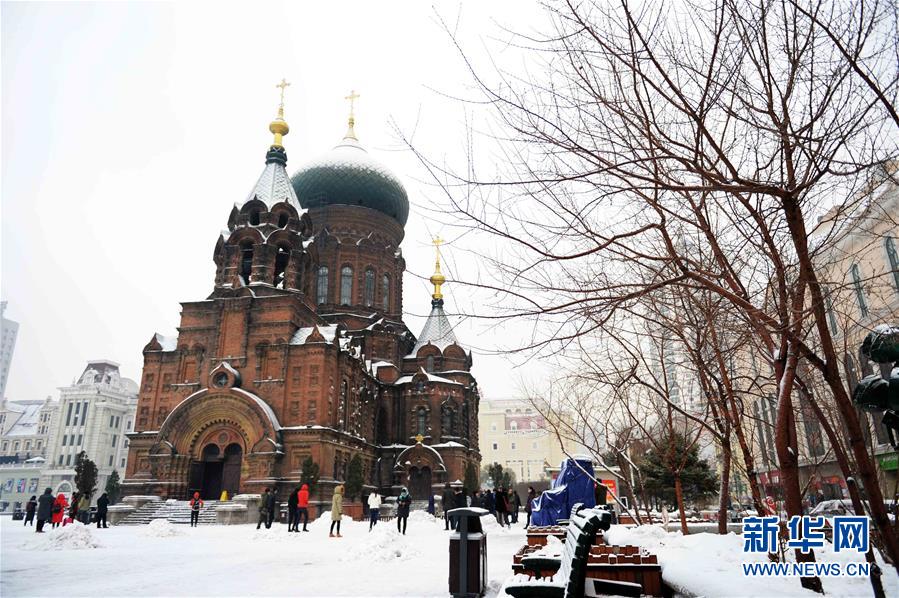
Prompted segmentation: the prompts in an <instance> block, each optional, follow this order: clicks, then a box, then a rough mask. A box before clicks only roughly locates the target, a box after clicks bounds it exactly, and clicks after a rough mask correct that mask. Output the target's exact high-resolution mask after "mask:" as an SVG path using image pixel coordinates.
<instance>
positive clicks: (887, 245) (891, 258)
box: [883, 237, 899, 293]
mask: <svg viewBox="0 0 899 598" xmlns="http://www.w3.org/2000/svg"><path fill="white" fill-rule="evenodd" d="M883 248H884V249H886V252H887V265H888V266H889V267H890V270H891V271H892V273H893V287H894V288H895V289H896V292H897V293H899V250H897V249H896V238H895V237H887V238H886V239H884V240H883Z"/></svg>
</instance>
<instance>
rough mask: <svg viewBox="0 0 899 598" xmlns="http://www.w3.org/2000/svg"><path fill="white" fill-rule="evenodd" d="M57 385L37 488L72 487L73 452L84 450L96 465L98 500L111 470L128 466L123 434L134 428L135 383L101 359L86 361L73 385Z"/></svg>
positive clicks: (112, 363)
mask: <svg viewBox="0 0 899 598" xmlns="http://www.w3.org/2000/svg"><path fill="white" fill-rule="evenodd" d="M59 390H60V397H59V402H58V404H57V408H56V412H55V416H54V417H53V418H52V424H51V425H50V426H49V438H48V446H47V456H46V458H47V462H46V464H45V467H44V469H43V471H42V475H41V483H40V487H41V488H45V487H51V488H53V490H54V493H56V492H67V493H68V492H72V490H74V482H73V480H74V479H75V470H74V469H73V467H74V465H75V457H76V455H78V453H80V452H81V451H82V450H83V451H85V452H86V453H87V456H88V457H89V458H90V459H91V460H92V461H93V462H94V463H96V465H97V494H96V495H95V496H94V499H96V497H97V496H99V494H100V493H101V492H102V491H103V488H104V487H105V486H106V480H107V479H108V478H109V475H110V474H111V473H112V472H113V470H117V471H118V472H119V475H120V476H121V475H122V474H123V472H124V470H125V467H126V465H127V457H128V440H127V438H126V436H125V434H126V433H127V432H130V431H131V430H133V429H134V416H135V412H136V410H137V392H138V388H137V383H135V382H134V381H133V380H130V379H128V378H122V377H121V375H120V373H119V364H117V363H116V362H114V361H109V360H106V359H102V360H97V361H89V362H88V363H87V366H86V367H85V368H84V371H83V372H82V373H81V375H80V376H79V377H78V379H77V380H76V381H75V382H74V383H73V384H72V385H71V386H65V387H62V388H60V389H59Z"/></svg>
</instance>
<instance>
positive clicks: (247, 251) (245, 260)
mask: <svg viewBox="0 0 899 598" xmlns="http://www.w3.org/2000/svg"><path fill="white" fill-rule="evenodd" d="M252 273H253V242H252V241H244V242H243V243H241V245H240V277H241V279H242V280H241V282H242V283H243V284H244V285H245V286H246V285H248V284H250V275H251V274H252Z"/></svg>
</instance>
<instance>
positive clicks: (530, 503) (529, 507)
mask: <svg viewBox="0 0 899 598" xmlns="http://www.w3.org/2000/svg"><path fill="white" fill-rule="evenodd" d="M536 498H537V491H536V490H534V487H533V486H528V497H527V503H525V505H524V512H525V513H527V514H528V522H527V523H525V524H524V527H525V528H529V527H531V511H533V510H534V499H536Z"/></svg>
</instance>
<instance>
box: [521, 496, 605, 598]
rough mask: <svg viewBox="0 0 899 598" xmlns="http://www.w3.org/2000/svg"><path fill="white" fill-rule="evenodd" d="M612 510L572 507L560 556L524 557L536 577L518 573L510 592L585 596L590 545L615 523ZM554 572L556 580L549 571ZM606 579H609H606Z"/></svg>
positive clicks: (568, 597) (524, 597)
mask: <svg viewBox="0 0 899 598" xmlns="http://www.w3.org/2000/svg"><path fill="white" fill-rule="evenodd" d="M611 521H612V517H611V514H610V513H607V512H606V513H604V512H602V511H594V510H591V509H585V508H584V506H583V505H581V504H576V505H575V506H574V508H573V509H572V510H571V519H570V520H569V522H568V527H567V529H566V532H565V542H564V544H563V549H562V554H561V556H560V557H554V556H550V555H546V556H543V555H535V554H528V555H523V556H522V557H521V566H522V568H523V570H524V571H526V572H530V573H531V574H532V576H535V577H537V580H536V581H534V580H533V579H532V576H528V577H527V578H525V576H524V575H516V576H515V577H514V578H513V581H512V582H510V584H509V585H507V586H506V593H507V594H509V595H511V596H514V598H532V597H533V598H537V597H540V598H543V597H546V598H573V597H577V598H580V597H581V596H584V595H585V594H584V591H585V588H584V586H585V582H586V577H587V561H588V558H589V554H590V547H591V546H593V544H594V542H595V540H596V533H597V531H599V530H600V529H604V530H607V529H609V526H610V525H611ZM549 572H553V573H552V577H553V579H552V580H549V579H547V573H549ZM602 581H605V580H602Z"/></svg>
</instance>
